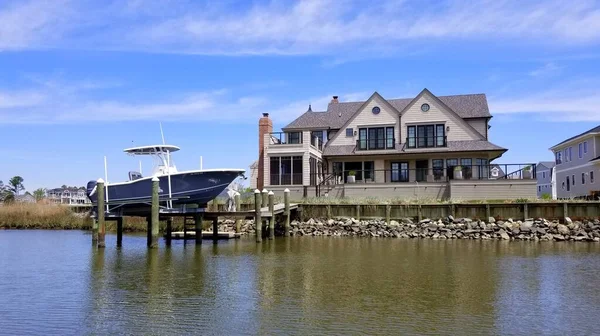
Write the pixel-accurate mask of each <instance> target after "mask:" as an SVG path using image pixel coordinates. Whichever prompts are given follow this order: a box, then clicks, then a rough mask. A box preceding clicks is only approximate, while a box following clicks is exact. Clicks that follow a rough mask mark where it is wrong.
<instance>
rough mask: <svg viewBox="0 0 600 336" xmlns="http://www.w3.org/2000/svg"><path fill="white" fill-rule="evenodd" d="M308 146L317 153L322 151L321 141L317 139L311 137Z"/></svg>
mask: <svg viewBox="0 0 600 336" xmlns="http://www.w3.org/2000/svg"><path fill="white" fill-rule="evenodd" d="M310 145H311V146H313V147H315V148H316V149H318V150H319V151H321V152H322V151H323V140H322V139H320V138H319V137H316V136H315V137H312V139H311V140H310Z"/></svg>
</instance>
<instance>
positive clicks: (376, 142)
mask: <svg viewBox="0 0 600 336" xmlns="http://www.w3.org/2000/svg"><path fill="white" fill-rule="evenodd" d="M394 148H396V139H394V138H387V137H384V138H377V139H361V140H356V150H359V151H363V150H383V149H394Z"/></svg>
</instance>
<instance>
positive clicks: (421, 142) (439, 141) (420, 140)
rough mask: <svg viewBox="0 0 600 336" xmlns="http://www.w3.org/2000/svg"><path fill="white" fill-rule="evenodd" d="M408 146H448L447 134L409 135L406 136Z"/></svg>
mask: <svg viewBox="0 0 600 336" xmlns="http://www.w3.org/2000/svg"><path fill="white" fill-rule="evenodd" d="M406 147H407V148H436V147H448V142H447V137H446V136H437V137H435V136H432V137H408V138H406Z"/></svg>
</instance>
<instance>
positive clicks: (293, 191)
mask: <svg viewBox="0 0 600 336" xmlns="http://www.w3.org/2000/svg"><path fill="white" fill-rule="evenodd" d="M266 188H267V190H269V191H273V193H274V194H275V197H280V198H282V199H283V191H284V190H285V189H286V188H287V189H289V190H290V201H299V200H302V198H303V197H304V187H303V186H298V185H295V186H267V187H266ZM306 193H307V196H308V197H314V195H315V187H307V188H306Z"/></svg>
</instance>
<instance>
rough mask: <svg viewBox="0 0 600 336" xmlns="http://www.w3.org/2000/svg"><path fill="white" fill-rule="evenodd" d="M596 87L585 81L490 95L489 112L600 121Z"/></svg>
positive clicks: (599, 97)
mask: <svg viewBox="0 0 600 336" xmlns="http://www.w3.org/2000/svg"><path fill="white" fill-rule="evenodd" d="M588 85H589V86H588ZM598 87H599V86H598V85H597V83H596V84H590V83H587V84H580V86H577V85H576V86H572V85H563V86H561V87H558V88H554V89H549V90H546V91H542V92H530V93H529V94H523V93H522V94H520V95H517V96H502V97H498V96H496V97H494V96H490V97H489V105H490V112H491V113H492V114H496V115H499V114H512V115H517V114H534V115H537V116H540V117H543V118H544V120H547V121H592V122H593V121H597V122H600V111H599V110H598V106H600V89H598Z"/></svg>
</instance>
